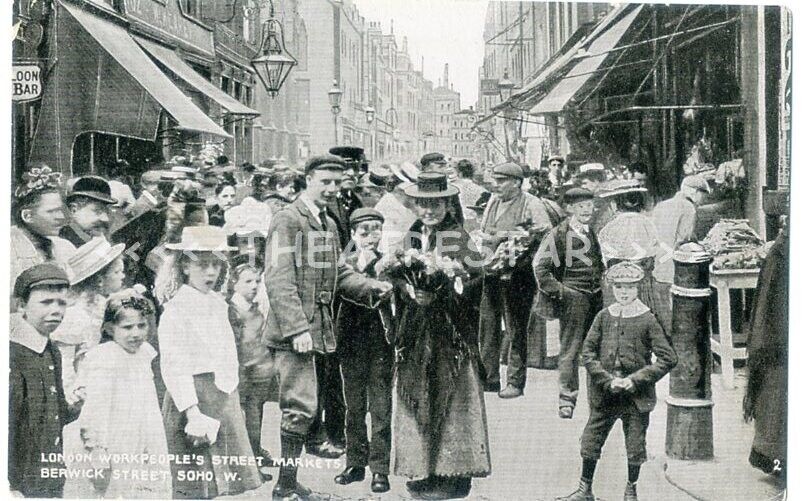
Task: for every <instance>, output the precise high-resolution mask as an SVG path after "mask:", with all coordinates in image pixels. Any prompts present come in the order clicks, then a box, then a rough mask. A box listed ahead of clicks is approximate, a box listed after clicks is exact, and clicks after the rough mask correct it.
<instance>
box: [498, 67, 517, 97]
mask: <svg viewBox="0 0 802 501" xmlns="http://www.w3.org/2000/svg"><path fill="white" fill-rule="evenodd" d="M496 85H497V86H498V94H499V96H501V102H502V103H504V102H507V101H508V100H509V99H510V96H512V89H514V88H515V82H513V81H512V80H510V76H509V74H508V73H507V70H506V69H505V70H504V78H502V79H501V80H499V81H498V84H496Z"/></svg>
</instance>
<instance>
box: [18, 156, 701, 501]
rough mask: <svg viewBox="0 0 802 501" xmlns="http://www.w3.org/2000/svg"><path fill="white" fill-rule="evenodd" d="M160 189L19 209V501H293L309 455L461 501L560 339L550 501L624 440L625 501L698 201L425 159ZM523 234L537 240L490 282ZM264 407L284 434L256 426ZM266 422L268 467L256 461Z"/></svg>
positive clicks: (152, 180)
mask: <svg viewBox="0 0 802 501" xmlns="http://www.w3.org/2000/svg"><path fill="white" fill-rule="evenodd" d="M157 167H159V168H153V169H151V170H148V171H146V172H144V173H142V174H141V176H140V178H139V183H138V184H137V185H134V184H133V183H131V182H130V180H129V181H127V182H126V180H125V179H124V177H123V176H122V174H121V172H122V173H124V169H121V168H120V165H118V164H115V169H110V170H109V176H108V178H104V177H101V176H82V177H78V178H76V179H71V180H68V181H66V182H62V179H61V176H60V175H59V174H58V173H55V172H52V171H51V170H50V169H49V168H47V167H41V168H36V169H31V170H30V171H29V172H28V173H26V174H25V176H24V179H23V180H22V181H21V182H20V183H19V186H18V187H17V189H16V191H15V203H14V218H15V219H14V225H13V226H12V229H11V250H12V263H11V280H12V290H13V296H14V298H13V299H14V304H13V305H12V311H13V312H14V313H13V315H12V323H11V331H10V332H11V334H10V337H11V373H10V376H11V379H10V384H11V394H10V395H11V408H10V411H9V419H10V447H9V477H10V481H11V486H12V488H13V489H14V490H16V491H18V492H20V493H21V494H23V495H25V496H35V497H59V496H62V495H64V496H75V497H118V496H124V497H131V498H138V497H155V498H163V497H175V498H211V497H215V496H219V495H231V494H237V493H240V492H244V491H248V490H252V489H256V488H258V487H260V486H261V485H262V483H263V482H267V481H272V480H273V479H272V475H273V473H275V468H278V475H277V479H276V480H275V486H274V488H273V497H274V498H275V499H284V498H289V499H292V498H296V499H305V498H307V497H308V496H309V495H310V490H309V489H308V488H306V487H305V486H303V485H302V484H301V483H300V482H299V481H298V479H297V473H298V468H299V465H301V464H302V462H301V461H300V458H301V456H302V453H303V451H304V450H306V452H307V453H308V454H312V455H315V456H319V457H322V458H329V459H333V458H339V457H341V456H343V455H345V456H346V458H347V461H346V463H345V467H344V469H343V471H341V472H340V473H339V474H337V475H336V477H335V478H333V481H334V482H336V483H338V484H342V485H345V484H350V483H353V482H360V481H363V480H364V479H365V476H366V470H368V469H369V471H370V473H371V474H372V477H371V482H370V487H371V490H372V491H373V492H377V493H381V492H386V491H388V490H389V489H390V481H389V475H390V473H391V469H390V468H391V464H392V465H393V466H394V470H393V473H394V474H396V475H401V476H405V477H408V478H414V479H415V480H411V481H409V482H408V483H407V488H408V490H409V491H410V493H411V494H412V495H413V496H414V497H416V498H421V499H450V498H459V497H465V496H467V495H468V494H469V492H470V490H471V483H472V479H473V478H477V477H485V476H488V475H490V473H491V462H490V448H491V444H490V443H489V440H488V432H487V418H486V415H485V401H484V398H485V397H484V393H485V392H494V393H498V395H499V396H500V397H501V398H504V399H510V398H517V397H520V396H522V395H523V393H524V390H525V385H526V369H527V367H528V366H529V364H528V360H527V357H528V354H529V353H530V350H531V346H530V339H529V338H530V336H529V334H530V332H533V331H534V332H536V333H538V335H539V336H541V337H544V336H546V327H545V326H546V323H547V322H549V321H550V320H553V319H559V321H560V327H559V328H560V334H559V348H558V351H559V354H558V355H557V361H556V368H557V370H558V371H559V388H556V389H555V391H557V392H559V406H558V408H557V409H555V412H557V413H558V414H559V416H560V417H561V418H564V419H571V418H572V417H573V412H574V408H575V406H576V403H577V399H578V398H579V395H578V393H579V372H578V370H579V367H580V366H584V367H585V368H586V369H587V371H588V374H589V377H590V381H591V382H592V384H590V385H589V387H588V388H589V389H588V397H587V398H588V399H589V401H590V406H591V415H590V418H589V421H588V423H587V425H586V427H585V431H584V433H583V435H582V443H581V448H580V450H578V451H577V452H578V453H579V455H580V457H581V460H582V473H581V479H580V482H579V488H578V489H577V491H576V492H574V493H572V494H570V495H569V496H568V497H566V498H565V499H568V500H572V501H579V500H586V499H593V494H592V480H593V472H594V470H595V466H596V462H597V461H598V460H599V457H600V453H601V448H602V445H603V444H604V441H605V439H606V437H607V435H608V434H609V432H610V431H611V429H612V427H613V424H614V423H615V422H616V421H617V420H619V419H620V420H622V422H623V423H624V434H625V436H626V445H627V455H628V461H629V470H628V471H629V474H628V475H629V476H628V483H627V487H626V493H625V499H627V500H635V499H637V491H636V483H637V481H638V475H639V470H640V465H641V464H642V463H643V462H644V461H645V460H646V449H645V437H646V428H647V427H648V424H649V412H650V411H651V410H652V409H653V408H654V405H655V397H654V385H655V383H656V382H657V381H658V380H659V379H660V378H662V377H663V376H664V375H665V374H667V373H668V371H669V370H670V369H671V368H672V367H673V366H674V365H675V364H676V362H677V359H676V354H675V353H674V350H673V348H672V347H671V342H670V337H669V336H670V332H671V327H670V322H671V309H670V292H669V286H670V284H671V281H672V278H673V271H672V268H671V267H672V260H671V258H670V256H671V252H672V251H673V249H675V248H676V247H677V246H678V245H679V244H681V243H684V242H686V241H689V240H693V239H694V238H696V236H695V235H694V234H693V232H694V227H695V221H694V220H695V214H696V206H697V205H698V204H699V203H700V201H701V200H702V199H703V197H704V196H705V193H707V192H709V186H708V184H707V182H706V181H705V180H704V179H703V178H701V177H698V176H688V177H686V178H685V179H684V181H683V182H682V186H681V189H680V191H679V192H678V193H677V194H676V196H675V197H673V198H671V199H668V200H665V201H661V202H659V203H657V204H654V202H653V201H652V200H651V199H650V197H649V196H648V195H649V193H648V190H647V189H646V188H645V184H644V179H643V173H644V169H643V168H642V166H639V165H633V166H632V167H631V168H629V169H628V170H626V171H625V172H622V173H621V175H620V176H618V177H616V178H613V176H612V175H611V173H610V171H609V170H608V169H606V168H605V167H604V166H603V165H601V164H584V165H581V166H580V167H579V168H577V169H568V168H567V166H566V165H565V161H564V159H563V158H560V157H557V156H555V157H553V158H549V159H548V162H547V163H546V166H544V168H542V169H536V170H533V169H530V168H528V167H527V166H521V165H518V164H515V163H502V164H499V165H495V166H492V167H486V168H484V169H477V167H476V165H475V164H474V163H472V162H471V161H470V160H459V161H456V160H449V159H447V158H446V157H445V156H444V155H442V154H440V153H430V154H427V155H424V156H423V157H422V158H421V159H420V161H418V162H414V163H413V162H405V163H401V164H392V165H381V166H379V165H375V166H369V165H368V162H367V161H366V159H365V157H364V152H363V151H362V149H361V148H356V147H336V148H332V150H331V151H330V153H329V154H327V155H321V156H316V157H313V158H311V159H310V160H308V161H307V162H306V164H305V166H304V168H303V170H302V171H298V170H294V169H291V168H288V167H283V166H281V165H271V164H266V165H262V166H258V167H257V166H254V165H251V164H243V165H241V166H234V165H231V164H230V162H229V161H228V159H227V158H225V157H222V156H221V157H218V158H217V159H216V161H215V162H213V163H211V164H209V163H207V164H200V165H199V164H198V162H193V161H192V160H191V159H187V158H182V157H176V158H173V159H171V160H170V161H169V162H166V163H165V164H164V165H161V166H157ZM523 227H525V228H527V230H526V231H528V232H529V234H532V235H536V237H535V239H534V240H533V241H532V242H531V243H529V244H528V245H527V246H526V248H525V249H523V250H522V251H521V252H520V253H518V254H516V257H515V259H514V260H511V264H510V266H509V267H508V268H505V269H504V271H503V272H502V273H494V272H492V271H490V270H488V269H487V267H486V266H484V264H486V263H487V262H488V260H490V259H492V258H493V257H494V256H498V255H499V253H500V252H502V249H507V248H508V247H509V246H507V247H505V242H506V243H509V242H510V241H511V240H512V239H513V238H515V236H516V235H519V234H520V233H521V231H522V228H523ZM410 250H414V251H415V252H417V253H419V254H421V255H424V254H425V255H433V256H437V257H444V258H448V259H449V260H450V261H454V262H457V263H460V266H461V267H462V268H464V271H465V274H464V275H462V276H460V278H459V279H458V280H455V281H453V284H450V285H449V286H448V287H443V288H440V289H438V290H435V291H426V290H422V289H416V288H415V287H412V286H411V285H410V283H408V282H407V283H404V282H403V281H400V280H398V279H397V278H393V277H390V276H389V275H388V274H387V273H386V270H387V267H388V263H390V262H392V261H393V259H395V258H396V257H397V256H400V255H402V253H404V252H409V251H410ZM505 338H506V342H505ZM544 342H545V341H544ZM503 346H506V347H507V348H505V349H502V347H503ZM652 355H654V359H653V357H652ZM500 364H507V371H506V380H505V381H504V384H502V380H501V377H500V374H501V371H500V369H499V366H500ZM394 399H395V400H394ZM266 404H267V405H275V404H277V405H278V408H279V409H280V413H281V421H280V423H263V411H264V406H265V405H266ZM368 414H369V415H370V433H368V427H367V424H366V419H367V416H368ZM263 424H267V425H269V426H271V427H272V428H273V429H275V428H278V431H279V434H280V443H281V450H280V451H273V453H271V452H269V451H267V450H266V449H265V448H264V447H263V443H262V440H261V438H262V435H263V430H262V426H263ZM122 458H127V459H122ZM130 458H136V459H135V460H132V459H130ZM164 458H167V459H164ZM221 458H224V459H221ZM225 458H227V459H225ZM231 458H237V459H236V460H231ZM242 458H248V459H247V460H243V459H242ZM391 458H392V461H391ZM44 462H46V463H47V464H44ZM89 466H91V471H94V472H95V473H94V474H92V475H89V474H87V475H83V474H82V475H75V476H70V475H67V477H68V478H67V479H66V480H65V475H43V474H42V471H43V470H45V469H52V468H64V469H67V470H69V469H73V470H80V471H84V470H85V469H86V468H88V467H89ZM133 470H136V471H137V472H138V474H137V475H130V474H128V473H129V472H130V471H133ZM97 472H100V473H97Z"/></svg>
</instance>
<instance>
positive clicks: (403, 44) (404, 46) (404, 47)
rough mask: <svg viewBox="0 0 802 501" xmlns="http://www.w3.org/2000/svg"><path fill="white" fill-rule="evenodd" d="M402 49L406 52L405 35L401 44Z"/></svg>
mask: <svg viewBox="0 0 802 501" xmlns="http://www.w3.org/2000/svg"><path fill="white" fill-rule="evenodd" d="M401 46H402V48H403V51H404V52H407V36H406V35H404V42H403V43H402V44H401Z"/></svg>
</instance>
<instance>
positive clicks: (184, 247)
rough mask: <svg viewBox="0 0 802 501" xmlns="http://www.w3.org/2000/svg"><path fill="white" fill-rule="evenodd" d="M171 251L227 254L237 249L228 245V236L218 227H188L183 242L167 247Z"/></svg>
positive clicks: (182, 235) (182, 238)
mask: <svg viewBox="0 0 802 501" xmlns="http://www.w3.org/2000/svg"><path fill="white" fill-rule="evenodd" d="M165 247H167V248H168V249H169V250H175V251H195V252H215V251H217V252H227V251H235V250H237V248H236V247H231V246H230V245H228V235H226V232H225V231H224V230H223V228H218V227H217V226H208V225H204V226H187V227H185V228H184V229H183V230H182V231H181V241H180V242H178V243H175V244H167V245H165Z"/></svg>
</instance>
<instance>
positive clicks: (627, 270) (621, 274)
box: [605, 261, 646, 284]
mask: <svg viewBox="0 0 802 501" xmlns="http://www.w3.org/2000/svg"><path fill="white" fill-rule="evenodd" d="M645 276H646V274H645V273H644V271H643V268H641V267H640V266H638V265H637V264H635V263H631V262H629V261H622V262H620V263H617V264H614V265H612V266H611V267H610V269H609V270H607V273H606V274H605V278H606V279H607V281H608V282H609V283H611V284H636V283H638V282H640V281H641V280H643V278H644V277H645Z"/></svg>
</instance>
